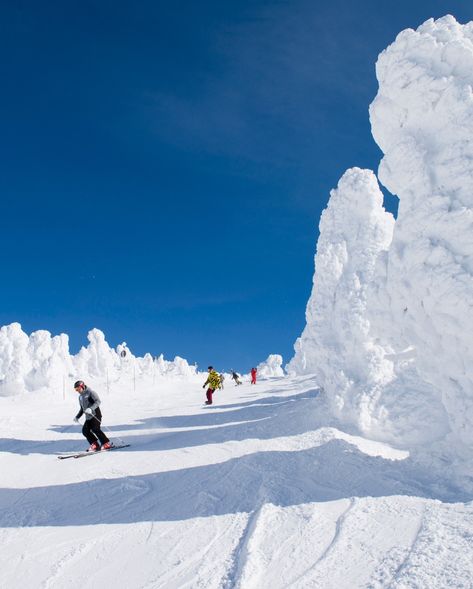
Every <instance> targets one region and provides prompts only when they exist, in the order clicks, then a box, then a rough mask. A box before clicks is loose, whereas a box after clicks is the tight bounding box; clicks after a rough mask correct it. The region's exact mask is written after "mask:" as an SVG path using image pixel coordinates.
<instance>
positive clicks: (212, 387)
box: [202, 366, 220, 405]
mask: <svg viewBox="0 0 473 589" xmlns="http://www.w3.org/2000/svg"><path fill="white" fill-rule="evenodd" d="M207 370H208V373H209V376H208V377H207V380H206V381H205V382H204V386H203V387H202V388H203V389H205V387H206V386H207V385H209V388H208V389H207V393H206V395H207V401H205V404H206V405H212V395H213V394H214V392H215V391H216V390H217V389H218V388H219V387H220V375H219V374H218V372H217V371H216V370H214V367H213V366H209V367H208V369H207Z"/></svg>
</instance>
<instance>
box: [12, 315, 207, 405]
mask: <svg viewBox="0 0 473 589" xmlns="http://www.w3.org/2000/svg"><path fill="white" fill-rule="evenodd" d="M87 339H88V340H89V345H88V346H87V347H82V348H81V349H80V351H79V353H78V354H76V355H75V356H73V355H70V354H69V338H68V336H67V335H65V334H61V335H57V336H54V337H51V334H50V333H49V332H48V331H44V330H40V331H35V332H33V333H32V334H31V335H30V336H28V335H27V334H26V333H25V332H24V331H23V330H22V329H21V325H20V324H19V323H12V324H11V325H6V326H4V327H2V328H0V396H8V395H14V394H20V393H24V392H27V391H36V390H39V389H41V388H44V387H46V388H56V389H58V388H60V389H63V390H65V388H66V387H68V386H70V384H71V382H72V381H75V380H78V379H81V380H85V381H87V382H89V383H93V382H94V380H96V379H100V378H105V379H106V381H107V382H108V386H110V383H113V382H116V381H118V380H120V379H122V378H124V377H127V376H128V377H133V379H135V380H136V378H142V377H146V376H151V377H152V378H153V379H155V378H161V377H166V378H175V377H176V378H182V377H189V376H192V375H193V374H195V373H196V367H195V366H190V365H189V364H188V363H187V361H186V360H184V359H183V358H180V357H179V356H176V357H175V358H174V360H173V361H172V362H171V361H168V360H165V359H164V357H163V355H162V354H161V355H160V356H159V357H157V358H153V356H151V354H145V356H144V357H143V358H137V357H135V356H134V355H133V354H132V353H131V351H130V350H129V348H128V347H127V345H126V343H125V342H124V343H123V344H120V345H119V346H117V350H116V351H115V350H113V349H112V348H110V346H109V345H108V343H107V341H106V340H105V335H104V334H103V332H102V331H100V330H99V329H92V330H91V331H89V333H88V335H87ZM123 352H125V353H124V354H123Z"/></svg>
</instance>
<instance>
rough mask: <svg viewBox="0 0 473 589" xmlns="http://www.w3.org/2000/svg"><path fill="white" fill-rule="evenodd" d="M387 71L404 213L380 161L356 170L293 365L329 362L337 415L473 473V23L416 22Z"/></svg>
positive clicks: (341, 193)
mask: <svg viewBox="0 0 473 589" xmlns="http://www.w3.org/2000/svg"><path fill="white" fill-rule="evenodd" d="M376 72H377V77H378V81H379V91H378V94H377V96H376V98H375V100H374V101H373V103H372V105H371V107H370V119H371V125H372V132H373V136H374V138H375V140H376V142H377V143H378V145H379V146H380V148H381V149H382V151H383V153H384V157H383V159H382V161H381V165H380V168H379V179H380V181H381V182H382V183H383V184H384V185H385V186H386V187H387V188H388V189H389V190H390V191H391V192H392V193H393V194H395V195H397V196H398V197H399V211H398V216H397V219H396V221H395V223H393V221H392V219H390V218H389V216H388V215H387V213H385V212H384V211H383V210H382V205H381V194H380V193H379V189H378V188H377V185H376V180H375V178H374V176H373V174H372V173H371V172H369V171H366V170H365V171H361V170H356V169H353V170H348V172H346V174H345V175H344V176H343V178H342V179H341V181H340V184H339V186H338V189H337V190H336V191H333V192H332V194H331V198H330V202H329V205H328V207H327V209H326V211H324V213H323V215H322V220H321V223H320V237H319V241H318V245H317V255H316V274H315V277H314V288H313V291H312V295H311V298H310V300H309V303H308V307H307V325H306V328H305V329H304V332H303V334H302V336H301V337H300V338H299V339H298V341H297V342H296V344H295V351H296V354H295V356H294V358H293V360H292V361H291V362H290V363H289V365H288V370H289V371H290V372H292V373H297V374H303V373H315V374H317V378H318V382H319V383H320V385H321V386H322V387H323V388H324V390H325V393H326V395H327V399H328V401H329V405H330V408H331V411H332V412H333V413H334V415H337V416H338V417H340V418H343V419H345V420H346V421H349V422H351V423H353V424H355V425H356V426H357V427H358V428H359V429H360V430H361V431H363V432H365V433H369V434H371V435H373V436H376V437H378V439H385V440H396V441H397V443H398V444H399V445H404V446H410V447H411V449H413V450H416V449H417V451H418V452H419V455H422V454H423V453H424V454H425V453H427V454H428V455H429V456H430V458H429V459H430V460H431V459H435V461H436V463H437V465H441V464H445V461H447V462H448V463H449V464H451V465H453V466H455V465H456V467H458V469H459V470H460V471H461V470H462V469H463V468H464V470H465V473H464V474H471V472H470V471H471V468H469V466H468V462H471V453H472V451H473V330H472V329H471V327H472V326H471V317H472V313H471V311H472V308H473V276H472V273H473V210H472V207H473V141H472V139H471V138H472V137H473V93H472V87H473V23H469V24H466V25H460V24H459V23H457V22H456V20H455V19H454V18H453V17H452V16H446V17H444V18H441V19H439V20H437V21H434V20H432V19H431V20H428V21H427V22H426V23H424V24H423V25H422V26H420V27H419V28H418V29H417V30H416V31H414V30H411V29H408V30H405V31H403V32H402V33H400V34H399V35H398V37H397V39H396V41H395V42H394V43H393V44H392V45H391V46H390V47H388V48H387V49H386V50H385V51H383V53H382V54H381V55H380V56H379V59H378V62H377V67H376ZM391 232H392V236H391Z"/></svg>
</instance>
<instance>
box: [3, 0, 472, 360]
mask: <svg viewBox="0 0 473 589" xmlns="http://www.w3.org/2000/svg"><path fill="white" fill-rule="evenodd" d="M447 13H451V14H453V15H454V16H455V17H456V18H457V20H459V21H460V22H467V21H469V20H472V19H473V5H472V4H471V3H470V2H467V1H462V2H459V1H442V2H441V1H429V2H427V1H425V2H424V1H419V2H412V1H410V2H408V1H405V0H400V1H397V2H392V1H390V0H389V1H388V0H366V1H359V2H351V1H348V0H333V1H332V2H329V3H327V2H318V1H315V0H312V1H306V0H303V1H302V0H292V1H290V2H289V1H288V2H263V1H258V0H255V1H251V2H250V1H247V0H231V1H225V2H221V1H206V0H202V1H201V2H190V1H188V2H174V3H170V2H160V1H138V2H129V1H127V2H122V1H120V0H114V1H107V0H102V1H100V2H96V1H89V0H81V1H80V2H78V1H70V2H64V1H62V0H61V1H46V2H41V3H39V2H27V1H17V2H11V3H6V2H4V3H1V5H0V49H1V53H2V55H3V59H2V61H1V66H0V68H1V74H2V81H3V84H2V91H1V93H0V107H1V113H2V116H1V119H0V142H1V144H0V145H1V157H0V167H1V169H0V199H1V216H0V245H1V249H0V251H1V266H0V268H1V289H0V324H2V325H4V324H7V323H10V322H12V321H19V322H20V323H21V324H22V326H23V328H24V329H25V331H27V332H28V333H29V332H31V331H34V330H36V329H47V330H48V331H51V332H52V333H53V334H57V333H60V332H65V333H68V334H69V336H70V347H71V351H72V352H76V351H78V349H79V347H80V346H81V345H83V344H86V343H87V340H86V335H87V331H88V330H89V329H91V328H92V327H98V328H100V329H102V330H103V331H104V332H105V334H106V337H107V340H108V341H109V343H110V344H111V345H116V344H118V343H120V342H121V341H123V340H125V341H127V342H128V344H129V346H130V347H131V349H132V350H133V351H134V352H135V353H137V354H139V355H142V354H144V353H145V352H147V351H149V352H151V353H153V354H159V353H161V352H163V353H164V354H165V357H166V358H172V357H174V355H176V354H178V355H180V356H183V357H185V358H187V359H188V360H189V361H191V362H198V364H199V365H200V366H206V365H207V364H209V363H212V364H214V365H215V366H217V367H218V368H220V369H230V368H236V369H238V370H241V371H248V370H249V368H250V367H251V366H252V365H253V364H256V363H257V362H259V361H261V360H263V359H265V358H266V356H267V355H268V354H269V353H281V354H282V355H283V356H284V358H285V361H287V360H289V359H290V357H291V355H292V351H293V348H292V346H293V343H294V341H295V339H296V338H297V337H298V336H299V335H300V333H301V331H302V329H303V327H304V324H305V318H304V312H305V305H306V302H307V299H308V296H309V294H310V290H311V284H312V275H313V256H314V252H315V244H316V240H317V227H318V221H319V217H320V213H321V211H322V210H323V208H324V207H325V206H326V203H327V200H328V197H329V191H330V189H332V188H334V187H335V186H336V184H337V182H338V180H339V178H340V176H341V175H342V174H343V172H344V171H345V170H346V169H347V168H348V167H351V166H360V167H368V168H371V169H374V170H376V169H377V166H378V163H379V159H380V152H379V150H378V148H377V146H376V145H375V143H374V140H373V139H372V137H371V133H370V128H369V120H368V106H369V104H370V102H371V101H372V99H373V98H374V96H375V94H376V91H377V83H376V78H375V70H374V67H375V62H376V58H377V55H378V54H379V52H380V51H382V50H383V49H384V48H385V47H386V46H387V45H388V44H389V43H391V42H392V41H393V40H394V39H395V37H396V35H397V34H398V33H399V32H400V31H401V30H402V29H404V28H407V27H412V28H415V27H417V26H418V25H420V24H421V23H422V22H424V21H425V20H426V19H427V18H429V17H431V16H433V17H435V18H437V17H440V16H442V15H444V14H447ZM386 198H387V200H386V205H387V208H388V209H389V210H395V207H396V202H395V200H396V199H394V198H393V197H391V196H390V195H387V197H386Z"/></svg>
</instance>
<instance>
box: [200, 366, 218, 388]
mask: <svg viewBox="0 0 473 589" xmlns="http://www.w3.org/2000/svg"><path fill="white" fill-rule="evenodd" d="M206 384H208V385H209V387H210V388H211V389H213V390H215V389H218V388H220V375H219V374H218V373H217V371H216V370H211V371H210V372H209V377H208V378H207V380H206V381H205V382H204V387H205V385H206Z"/></svg>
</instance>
